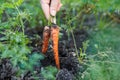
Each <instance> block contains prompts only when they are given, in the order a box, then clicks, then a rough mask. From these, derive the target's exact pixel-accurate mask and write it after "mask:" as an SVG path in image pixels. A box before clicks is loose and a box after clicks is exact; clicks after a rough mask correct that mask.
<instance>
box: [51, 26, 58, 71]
mask: <svg viewBox="0 0 120 80" xmlns="http://www.w3.org/2000/svg"><path fill="white" fill-rule="evenodd" d="M51 39H52V41H53V52H54V58H55V63H56V66H57V68H58V69H60V63H59V54H58V40H59V27H58V26H57V25H55V26H52V27H51Z"/></svg>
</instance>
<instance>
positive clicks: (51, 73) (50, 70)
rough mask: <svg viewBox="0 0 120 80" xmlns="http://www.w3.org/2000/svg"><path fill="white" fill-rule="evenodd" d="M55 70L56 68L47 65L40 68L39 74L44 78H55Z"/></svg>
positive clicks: (53, 79) (52, 79)
mask: <svg viewBox="0 0 120 80" xmlns="http://www.w3.org/2000/svg"><path fill="white" fill-rule="evenodd" d="M57 71H58V70H57V68H55V67H52V66H48V67H45V68H43V69H42V70H41V74H42V76H43V77H44V78H45V79H46V80H55V76H56V73H57Z"/></svg>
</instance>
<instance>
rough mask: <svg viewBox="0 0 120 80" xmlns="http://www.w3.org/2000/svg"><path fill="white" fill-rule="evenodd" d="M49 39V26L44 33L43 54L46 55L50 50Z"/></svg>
mask: <svg viewBox="0 0 120 80" xmlns="http://www.w3.org/2000/svg"><path fill="white" fill-rule="evenodd" d="M49 38H50V28H49V27H48V26H45V28H44V31H43V45H42V53H46V51H47V49H48V44H49Z"/></svg>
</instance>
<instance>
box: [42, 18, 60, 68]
mask: <svg viewBox="0 0 120 80" xmlns="http://www.w3.org/2000/svg"><path fill="white" fill-rule="evenodd" d="M50 38H51V39H52V42H53V53H54V59H55V63H56V66H57V68H58V69H60V63H59V53H58V40H59V27H58V25H56V22H55V17H53V18H52V25H51V26H45V28H44V31H43V45H42V53H46V52H47V49H48V45H49V39H50Z"/></svg>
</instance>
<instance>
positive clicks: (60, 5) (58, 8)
mask: <svg viewBox="0 0 120 80" xmlns="http://www.w3.org/2000/svg"><path fill="white" fill-rule="evenodd" d="M61 7H62V4H61V3H60V4H58V7H57V12H58V11H59V10H60V8H61Z"/></svg>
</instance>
